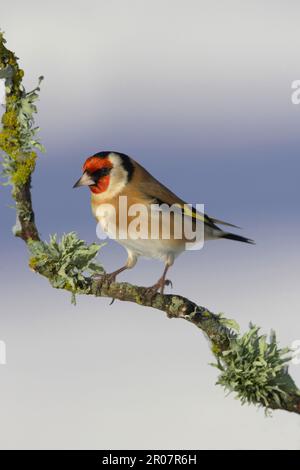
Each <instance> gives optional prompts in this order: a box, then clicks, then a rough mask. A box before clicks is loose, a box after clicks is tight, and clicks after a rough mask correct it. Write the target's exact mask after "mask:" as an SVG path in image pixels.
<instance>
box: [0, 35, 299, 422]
mask: <svg viewBox="0 0 300 470" xmlns="http://www.w3.org/2000/svg"><path fill="white" fill-rule="evenodd" d="M23 75H24V73H23V71H22V70H21V69H20V67H19V65H18V60H17V57H16V56H15V54H14V53H13V52H11V51H9V50H8V49H7V48H6V47H5V40H4V38H3V34H1V32H0V78H2V79H4V80H5V86H6V104H5V112H4V114H3V116H2V125H3V126H2V130H1V133H0V148H1V149H2V151H3V161H2V166H3V176H4V177H5V180H6V184H10V185H11V187H12V197H13V199H14V200H15V202H16V215H17V222H16V226H15V227H14V234H15V235H16V236H18V237H20V238H21V239H23V240H24V241H25V243H26V244H27V246H28V249H29V252H30V259H29V266H30V268H31V269H32V270H33V271H35V272H37V273H39V274H41V275H42V276H45V277H46V278H47V279H48V280H49V282H50V283H51V285H52V286H53V287H55V288H59V289H64V290H67V291H69V292H71V294H72V300H73V302H75V295H77V294H79V295H94V296H96V297H110V298H112V299H117V300H120V301H127V302H134V303H137V304H139V305H141V306H144V307H153V308H155V309H158V310H161V311H163V312H165V313H166V314H167V316H168V318H182V319H184V320H187V321H188V322H190V323H193V324H194V325H195V326H196V327H197V328H199V329H201V330H202V331H203V333H205V335H206V337H207V339H208V341H209V344H210V347H211V350H212V352H213V354H214V356H215V358H216V363H215V364H213V365H214V366H216V367H217V368H218V369H219V370H220V376H219V378H218V382H217V383H218V384H220V385H222V386H223V387H224V388H225V389H227V390H228V391H230V392H234V393H235V394H236V395H237V397H238V398H239V399H240V400H241V402H242V403H251V404H255V405H258V406H262V407H264V408H265V409H266V410H267V411H268V410H269V409H274V410H276V409H279V410H286V411H290V412H294V413H298V414H300V390H299V389H298V388H297V387H296V385H295V383H294V381H293V379H292V378H291V376H290V375H289V373H288V367H287V364H288V362H289V361H290V356H289V353H290V350H289V349H288V348H285V349H280V348H279V346H278V344H277V340H276V337H275V334H274V333H271V337H270V339H269V341H268V340H267V338H266V336H265V335H260V334H259V328H258V327H256V326H254V325H251V324H250V328H249V330H248V331H247V332H246V333H245V334H244V335H239V334H238V325H237V324H236V323H235V322H234V321H233V320H228V319H226V318H223V316H222V315H220V314H214V313H212V312H210V311H209V310H208V309H206V308H205V307H201V306H199V305H197V304H196V303H194V302H192V301H191V300H189V299H187V298H185V297H182V296H180V295H161V294H156V295H154V296H153V297H149V296H147V295H146V288H145V287H141V286H135V285H131V284H128V283H125V282H123V283H111V284H108V283H106V282H105V281H104V282H103V283H102V285H99V282H97V281H95V280H94V279H93V276H92V275H93V274H95V273H97V274H99V273H103V272H104V269H103V267H102V266H101V265H100V264H99V263H98V262H97V261H96V260H95V258H96V256H97V254H98V252H99V251H100V249H101V245H97V244H91V245H87V244H86V243H85V242H84V241H83V240H80V239H78V237H77V235H76V234H75V233H69V234H65V235H64V236H63V237H62V239H61V240H60V241H58V240H57V237H56V236H52V237H51V238H50V241H49V242H48V243H47V242H45V241H41V239H40V236H39V232H38V229H37V226H36V222H35V217H34V212H33V207H32V200H31V191H30V187H31V176H32V173H33V171H34V169H35V163H36V158H37V154H36V149H39V150H42V149H43V148H42V146H41V144H40V143H39V142H38V141H36V140H35V134H36V132H37V131H38V128H35V127H33V126H34V119H33V115H34V113H36V112H37V109H36V106H35V104H34V102H35V101H36V100H37V98H38V93H37V92H38V91H39V87H37V88H35V89H34V90H32V91H31V92H28V93H27V92H26V91H25V89H24V87H23V85H22V78H23ZM41 79H42V77H41V78H40V81H41ZM88 274H89V275H88Z"/></svg>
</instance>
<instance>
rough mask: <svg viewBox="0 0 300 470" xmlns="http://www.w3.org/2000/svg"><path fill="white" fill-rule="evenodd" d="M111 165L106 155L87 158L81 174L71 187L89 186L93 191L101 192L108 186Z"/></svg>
mask: <svg viewBox="0 0 300 470" xmlns="http://www.w3.org/2000/svg"><path fill="white" fill-rule="evenodd" d="M112 167H113V165H112V163H111V161H110V160H109V158H108V156H107V157H101V158H99V157H98V156H93V157H89V158H87V160H86V161H85V163H84V165H83V167H82V170H83V175H82V177H81V178H80V179H79V180H78V181H77V182H76V183H75V184H74V186H73V187H74V188H77V187H79V186H89V188H90V190H91V191H92V192H93V193H96V194H97V193H103V192H104V191H106V190H107V188H108V186H109V182H110V172H111V169H112Z"/></svg>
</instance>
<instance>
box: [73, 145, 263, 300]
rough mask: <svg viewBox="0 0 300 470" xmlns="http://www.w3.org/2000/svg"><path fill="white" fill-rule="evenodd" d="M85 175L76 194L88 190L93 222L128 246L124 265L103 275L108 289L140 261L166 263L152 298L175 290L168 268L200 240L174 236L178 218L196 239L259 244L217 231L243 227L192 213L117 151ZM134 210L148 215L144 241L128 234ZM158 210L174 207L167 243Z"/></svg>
mask: <svg viewBox="0 0 300 470" xmlns="http://www.w3.org/2000/svg"><path fill="white" fill-rule="evenodd" d="M82 171H83V173H82V176H81V177H80V178H79V179H78V181H76V183H75V184H74V186H73V188H78V187H81V186H88V187H89V189H90V192H91V208H92V213H93V215H94V217H95V218H96V220H97V221H98V222H99V223H100V226H101V227H102V229H103V230H104V232H106V233H107V235H108V236H110V237H111V238H115V239H116V241H117V242H119V243H120V244H121V245H123V246H124V248H125V249H126V250H127V255H128V256H127V261H126V264H125V265H123V266H122V267H121V268H119V269H117V270H115V271H113V272H112V273H109V274H104V275H103V277H102V281H101V282H103V279H105V281H107V282H109V283H111V282H115V281H116V277H117V276H118V275H119V274H120V273H122V272H123V271H125V270H127V269H131V268H133V267H134V266H135V265H136V262H137V260H138V258H139V257H145V258H154V259H158V260H161V261H163V262H164V270H163V273H162V276H161V277H160V278H159V279H158V281H157V282H155V284H153V285H152V286H150V287H149V288H147V294H149V295H151V296H152V295H154V294H156V293H157V292H158V291H159V292H160V293H161V294H163V293H164V288H165V286H167V285H172V283H171V281H170V280H169V279H167V278H166V276H167V273H168V270H169V268H170V267H171V266H172V265H173V263H174V261H175V259H176V258H177V257H178V256H179V255H180V254H181V253H182V252H184V251H185V250H186V249H187V243H188V242H190V245H193V243H194V244H195V243H196V238H197V237H196V236H195V235H194V238H191V239H189V240H188V239H187V237H186V235H185V233H184V232H181V235H179V236H175V223H176V220H177V219H178V218H179V219H180V221H181V222H180V223H181V224H182V225H183V224H184V222H185V221H187V220H188V221H189V222H190V225H191V226H192V229H193V230H194V232H193V233H197V230H198V231H201V230H202V233H203V238H204V241H207V240H214V239H227V240H234V241H239V242H244V243H249V244H254V243H255V242H254V241H253V240H251V239H249V238H246V237H243V236H241V235H237V234H235V233H232V232H230V231H226V230H225V231H224V230H222V229H221V228H220V227H219V225H223V226H227V227H235V228H239V227H237V226H236V225H233V224H231V223H229V222H226V221H223V220H220V219H216V218H214V217H210V216H208V215H207V214H205V213H201V212H199V211H198V210H196V209H195V208H193V207H192V208H190V206H189V205H188V204H187V203H186V202H185V201H184V200H183V199H181V198H179V197H178V196H177V195H176V194H175V193H173V192H172V191H171V190H170V189H168V188H167V187H166V186H165V185H163V184H162V183H161V182H160V181H159V180H158V179H156V178H155V177H154V176H152V175H151V174H150V173H149V172H148V171H147V170H146V169H145V168H144V167H143V166H142V165H140V164H139V163H138V162H137V161H136V160H134V159H133V158H131V157H129V156H128V155H126V154H124V153H120V152H117V151H100V152H97V153H95V154H94V155H92V156H90V157H88V158H87V159H86V160H85V162H84V164H83V168H82ZM123 200H126V202H127V205H126V210H127V211H128V213H127V214H126V216H127V225H125V228H124V227H123V229H122V232H121V231H118V230H119V229H120V225H121V222H120V220H121V219H120V214H121V212H120V201H123ZM136 206H138V207H140V206H142V208H145V209H146V212H145V214H142V213H141V217H140V220H139V223H136V224H135V228H137V227H138V226H139V225H141V223H143V224H144V226H145V227H146V231H147V236H146V237H145V236H141V235H140V233H139V232H138V230H136V231H135V232H134V231H133V232H132V230H131V231H130V230H129V228H128V227H129V226H130V224H131V223H133V222H134V215H132V213H131V209H132V208H135V207H136ZM153 206H155V207H156V211H151V208H152V207H153ZM157 206H158V207H161V206H163V207H165V208H166V207H167V208H171V207H173V208H174V207H175V211H174V213H172V214H171V215H170V219H166V220H168V223H169V237H164V236H163V230H164V227H165V223H166V222H165V219H163V215H162V212H161V211H159V210H157ZM133 212H134V211H133ZM155 217H158V218H156V221H157V220H158V225H156V227H158V230H157V233H156V236H155V237H153V236H151V235H152V234H151V233H150V231H151V224H152V223H153V220H154V218H155ZM176 218H177V219H176ZM153 225H154V223H153ZM179 225H180V224H179ZM149 227H150V228H149Z"/></svg>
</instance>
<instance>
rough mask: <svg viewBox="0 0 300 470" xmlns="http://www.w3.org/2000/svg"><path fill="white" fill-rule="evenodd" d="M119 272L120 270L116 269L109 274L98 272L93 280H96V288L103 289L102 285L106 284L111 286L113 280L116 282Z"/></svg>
mask: <svg viewBox="0 0 300 470" xmlns="http://www.w3.org/2000/svg"><path fill="white" fill-rule="evenodd" d="M117 274H118V272H115V271H114V272H113V273H109V274H101V275H99V274H97V275H95V276H93V281H95V282H96V288H97V289H101V287H102V286H103V285H104V284H107V285H108V286H110V284H111V283H112V282H116V277H117Z"/></svg>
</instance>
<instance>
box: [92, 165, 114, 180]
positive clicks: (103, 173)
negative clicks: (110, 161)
mask: <svg viewBox="0 0 300 470" xmlns="http://www.w3.org/2000/svg"><path fill="white" fill-rule="evenodd" d="M110 170H111V168H107V167H104V168H100V169H99V170H96V171H94V172H93V174H92V178H93V180H94V181H95V182H97V181H98V180H99V179H100V178H102V177H103V176H107V175H109V173H110Z"/></svg>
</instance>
